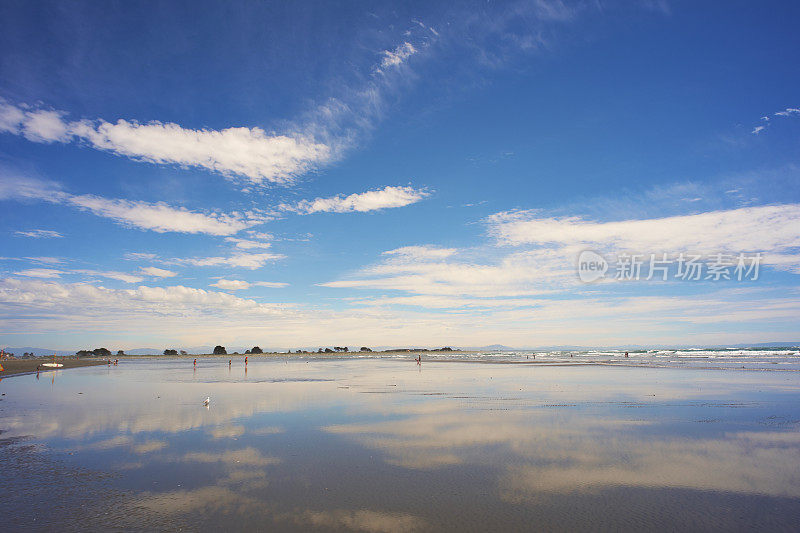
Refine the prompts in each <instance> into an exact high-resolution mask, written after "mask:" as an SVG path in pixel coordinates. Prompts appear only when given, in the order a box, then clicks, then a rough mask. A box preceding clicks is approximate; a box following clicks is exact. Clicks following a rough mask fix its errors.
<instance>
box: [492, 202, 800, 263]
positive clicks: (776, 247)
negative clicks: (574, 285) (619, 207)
mask: <svg viewBox="0 0 800 533" xmlns="http://www.w3.org/2000/svg"><path fill="white" fill-rule="evenodd" d="M798 220H800V204H782V205H769V206H759V207H744V208H740V209H731V210H725V211H710V212H706V213H699V214H695V215H682V216H673V217H665V218H653V219H643V220H623V221H615V222H595V221H591V220H584V219H582V218H580V217H565V218H554V217H542V216H540V215H539V214H538V213H537V212H535V211H508V212H502V213H497V214H495V215H492V216H490V217H489V219H488V221H489V225H490V233H491V234H492V235H494V236H495V237H496V238H497V240H498V241H499V242H500V243H501V244H509V245H522V244H533V245H539V246H552V245H561V246H567V245H572V246H596V247H599V248H601V251H602V250H608V251H628V252H639V253H662V252H666V253H679V252H695V253H717V252H723V253H744V252H767V253H773V254H781V253H785V252H787V251H789V250H790V249H791V248H793V247H797V246H800V225H799V224H797V221H798Z"/></svg>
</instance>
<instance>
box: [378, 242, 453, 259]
mask: <svg viewBox="0 0 800 533" xmlns="http://www.w3.org/2000/svg"><path fill="white" fill-rule="evenodd" d="M456 252H458V250H456V249H455V248H437V247H435V246H404V247H403V248H397V249H395V250H387V251H385V252H383V254H384V255H392V256H399V257H402V258H403V259H409V260H415V261H424V260H430V259H446V258H448V257H450V256H452V255H454V254H455V253H456Z"/></svg>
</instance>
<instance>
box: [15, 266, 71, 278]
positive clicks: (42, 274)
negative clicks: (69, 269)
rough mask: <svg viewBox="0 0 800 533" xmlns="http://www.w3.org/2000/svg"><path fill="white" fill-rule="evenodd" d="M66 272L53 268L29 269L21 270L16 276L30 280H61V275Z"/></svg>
mask: <svg viewBox="0 0 800 533" xmlns="http://www.w3.org/2000/svg"><path fill="white" fill-rule="evenodd" d="M64 273H65V272H64V271H62V270H56V269H53V268H29V269H27V270H20V271H19V272H16V273H15V274H16V275H17V276H25V277H28V278H60V277H61V274H64Z"/></svg>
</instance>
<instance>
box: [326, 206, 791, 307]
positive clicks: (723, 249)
mask: <svg viewBox="0 0 800 533" xmlns="http://www.w3.org/2000/svg"><path fill="white" fill-rule="evenodd" d="M799 219H800V204H787V205H775V206H761V207H749V208H741V209H733V210H727V211H711V212H706V213H700V214H696V215H686V216H674V217H665V218H658V219H656V218H653V219H643V220H626V221H617V222H596V221H590V220H585V219H582V218H580V217H565V218H556V217H545V216H542V215H541V214H539V213H538V212H536V211H512V212H503V213H497V214H495V215H493V216H491V217H489V219H488V223H489V232H490V234H491V235H492V236H494V237H495V238H496V244H497V246H499V248H498V247H491V248H483V249H462V250H457V249H451V248H436V247H432V246H409V247H404V248H399V249H396V250H390V251H388V252H384V254H383V260H382V261H380V262H379V263H377V264H374V265H369V266H365V267H363V268H361V269H360V270H359V271H358V272H356V273H354V274H352V275H351V276H347V277H345V278H344V279H339V280H335V281H331V282H327V283H321V284H320V285H321V286H324V287H332V288H339V289H355V288H360V289H372V290H379V291H402V292H405V293H408V294H410V295H413V297H416V296H424V297H426V298H427V297H432V299H429V300H427V301H426V300H422V299H419V298H415V299H405V300H399V299H394V300H392V299H386V298H383V299H381V300H380V303H381V304H389V305H392V304H397V305H423V306H425V305H426V304H427V303H431V302H432V303H433V305H434V306H440V305H441V304H442V302H444V300H442V297H445V296H447V297H453V298H460V299H462V300H463V306H471V307H496V305H494V304H493V303H491V302H485V301H479V300H474V298H494V299H506V300H505V301H504V302H502V305H503V306H508V307H513V306H514V305H515V303H514V302H509V301H508V300H507V299H508V298H514V297H521V296H530V295H539V296H541V295H544V294H551V293H560V294H567V291H575V290H578V288H579V287H581V285H580V284H579V281H578V279H577V274H576V270H575V262H576V260H577V257H578V255H579V253H580V252H581V251H582V250H585V249H593V250H595V251H597V252H599V253H602V254H612V253H617V254H618V253H621V252H626V253H641V254H650V253H653V254H657V255H658V254H661V253H667V254H669V255H670V256H671V257H675V255H676V254H679V253H681V252H684V253H694V254H703V255H710V254H715V253H726V254H733V255H736V254H739V253H748V254H750V253H756V252H761V253H762V254H763V255H762V260H761V265H762V266H770V267H772V268H775V269H780V270H787V271H791V272H796V273H800V254H798V253H797V252H796V250H797V249H798V248H800V225H798V224H797V223H796V221H797V220H799ZM509 245H510V246H515V247H516V248H514V249H512V250H511V251H509V250H508V249H507V248H506V249H504V248H503V247H505V246H509ZM397 298H402V296H398V297H397ZM371 301H372V302H374V303H377V302H378V300H376V299H373V300H371ZM451 302H452V300H448V302H446V303H451ZM516 304H518V305H539V304H536V303H535V302H528V303H527V304H526V303H524V302H516ZM448 306H449V305H448ZM449 307H457V306H449Z"/></svg>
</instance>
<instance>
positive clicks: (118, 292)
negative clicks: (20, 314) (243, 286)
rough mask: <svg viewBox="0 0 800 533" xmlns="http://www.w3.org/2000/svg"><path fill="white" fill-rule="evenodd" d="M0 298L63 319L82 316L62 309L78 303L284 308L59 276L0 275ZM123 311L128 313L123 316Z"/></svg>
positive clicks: (155, 310) (99, 310)
mask: <svg viewBox="0 0 800 533" xmlns="http://www.w3.org/2000/svg"><path fill="white" fill-rule="evenodd" d="M0 303H3V304H15V305H23V306H26V307H29V308H32V309H35V310H44V309H61V310H64V311H65V312H64V313H63V314H62V315H60V316H61V318H62V319H63V320H67V321H68V320H71V319H75V320H76V321H77V323H80V320H81V319H80V318H78V317H77V315H73V314H71V313H69V312H66V310H74V309H79V310H81V311H80V314H81V315H82V316H96V317H100V318H111V316H112V314H113V315H114V316H119V317H120V318H121V319H122V320H123V321H125V320H127V319H128V318H130V313H134V314H137V315H138V314H143V315H144V316H153V315H154V314H155V316H156V320H157V316H158V315H161V314H163V315H165V316H166V315H170V316H175V317H177V318H179V319H180V318H181V317H183V318H187V317H186V313H187V312H188V313H191V314H192V315H196V316H200V315H207V314H218V313H228V312H230V313H232V316H235V315H236V313H237V312H247V313H249V314H252V315H255V316H259V315H271V314H281V313H283V309H284V307H283V306H276V305H273V304H261V303H258V302H256V301H254V300H247V299H242V298H238V297H236V296H233V295H230V294H227V293H222V292H214V291H206V290H203V289H195V288H191V287H184V286H182V285H176V286H171V287H148V286H140V287H137V288H135V289H109V288H107V287H101V286H95V285H92V284H89V283H60V282H57V281H45V280H25V279H17V278H6V279H0ZM126 317H127V318H126Z"/></svg>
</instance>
